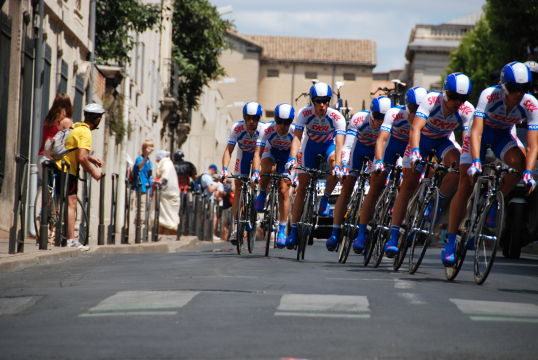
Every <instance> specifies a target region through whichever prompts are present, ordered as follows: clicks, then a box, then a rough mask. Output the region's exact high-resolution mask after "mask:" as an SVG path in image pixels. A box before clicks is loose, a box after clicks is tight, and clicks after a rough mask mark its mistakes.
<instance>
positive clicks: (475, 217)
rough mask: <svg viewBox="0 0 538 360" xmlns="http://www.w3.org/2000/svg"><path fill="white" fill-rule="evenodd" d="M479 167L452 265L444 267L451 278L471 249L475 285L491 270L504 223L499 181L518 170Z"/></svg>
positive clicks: (502, 197)
mask: <svg viewBox="0 0 538 360" xmlns="http://www.w3.org/2000/svg"><path fill="white" fill-rule="evenodd" d="M482 168H483V173H482V175H480V176H478V179H477V181H476V183H475V185H474V188H473V193H472V194H471V197H470V198H469V201H468V202H467V211H466V216H465V219H464V221H463V222H462V225H461V226H460V229H459V231H458V236H457V237H456V253H455V257H456V261H455V263H454V265H452V266H445V276H446V278H447V279H448V280H454V279H455V278H456V276H457V275H458V273H459V271H460V269H461V267H462V265H463V261H464V260H465V255H466V254H467V250H473V249H474V251H475V256H474V266H473V268H474V280H475V282H476V283H477V284H478V285H481V284H483V283H484V281H486V279H487V277H488V275H489V272H490V271H491V267H492V266H493V262H494V261H495V256H496V253H497V246H498V244H499V241H500V237H501V233H502V229H503V225H504V196H503V194H502V192H501V191H500V189H499V186H500V183H501V180H502V178H503V176H504V175H505V174H513V173H517V172H518V171H517V170H516V169H512V168H510V167H508V166H505V165H497V164H495V163H489V164H484V165H483V166H482Z"/></svg>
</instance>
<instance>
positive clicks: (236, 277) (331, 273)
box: [0, 241, 538, 359]
mask: <svg viewBox="0 0 538 360" xmlns="http://www.w3.org/2000/svg"><path fill="white" fill-rule="evenodd" d="M256 245H257V246H259V247H261V245H262V243H261V242H258V243H257V244H256ZM183 251H184V252H180V253H167V254H115V255H96V254H93V255H87V256H81V257H78V258H75V259H73V260H69V261H66V262H62V263H58V264H53V265H39V266H34V267H30V268H26V269H23V270H20V271H13V272H7V273H2V274H0V358H1V359H43V358H46V359H120V358H124V359H283V358H299V359H469V358H472V359H536V358H537V357H538V342H537V341H536V338H537V337H538V276H537V275H538V257H537V256H534V255H526V258H525V259H522V260H519V261H508V260H504V259H502V257H501V258H499V259H498V261H497V262H496V263H495V265H494V269H493V272H492V274H490V277H489V278H488V280H487V282H486V283H485V284H484V285H482V286H478V285H476V284H475V283H474V281H473V279H472V274H471V272H470V270H471V269H470V267H469V265H468V266H466V267H465V268H464V269H463V272H462V273H461V274H460V275H459V277H458V280H457V281H456V282H453V283H449V282H447V281H445V280H444V275H443V270H442V267H441V264H440V261H439V260H438V259H439V252H440V249H430V251H429V253H428V254H427V258H426V259H425V261H424V263H423V265H422V266H421V268H420V270H419V271H418V272H417V273H416V274H415V275H409V274H408V273H407V272H405V271H400V272H398V273H394V272H392V271H391V268H390V267H389V262H388V261H384V263H383V264H382V265H381V266H380V268H378V269H373V268H370V267H368V268H364V267H362V265H361V264H362V258H361V257H358V256H351V257H350V259H349V260H348V263H347V264H345V265H342V264H338V263H337V262H336V254H335V253H329V252H327V251H326V250H325V249H324V246H323V243H322V242H318V241H316V243H315V244H314V246H312V247H308V248H307V253H306V261H305V262H301V263H298V262H297V261H296V260H295V253H294V252H291V251H288V250H276V249H275V250H272V251H271V256H270V257H269V258H265V257H264V256H263V253H262V251H263V250H262V249H261V248H258V249H257V250H256V251H255V253H254V254H250V255H249V254H244V255H241V256H238V255H237V254H236V253H235V252H234V251H233V249H232V248H231V247H230V246H229V245H227V244H215V245H213V244H206V245H203V246H199V247H196V248H191V249H189V250H183Z"/></svg>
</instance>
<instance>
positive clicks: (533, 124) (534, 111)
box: [521, 94, 538, 130]
mask: <svg viewBox="0 0 538 360" xmlns="http://www.w3.org/2000/svg"><path fill="white" fill-rule="evenodd" d="M521 105H522V106H523V109H525V112H526V114H527V128H528V129H529V130H538V100H537V99H536V98H535V97H534V96H532V95H531V94H525V95H524V96H523V99H522V100H521Z"/></svg>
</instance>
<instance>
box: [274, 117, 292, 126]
mask: <svg viewBox="0 0 538 360" xmlns="http://www.w3.org/2000/svg"><path fill="white" fill-rule="evenodd" d="M275 122H276V123H277V124H278V125H280V124H284V125H291V123H292V122H293V119H282V118H279V117H275Z"/></svg>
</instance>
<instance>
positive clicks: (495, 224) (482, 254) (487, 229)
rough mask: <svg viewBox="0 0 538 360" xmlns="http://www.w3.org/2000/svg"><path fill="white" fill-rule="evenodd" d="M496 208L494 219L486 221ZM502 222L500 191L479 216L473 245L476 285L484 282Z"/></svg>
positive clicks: (493, 256)
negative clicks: (491, 211)
mask: <svg viewBox="0 0 538 360" xmlns="http://www.w3.org/2000/svg"><path fill="white" fill-rule="evenodd" d="M492 208H496V209H497V210H496V214H495V216H494V219H487V217H488V215H490V214H489V213H490V210H491V209H492ZM503 221H504V197H503V195H502V193H501V192H500V191H498V192H497V194H495V196H494V197H493V198H491V199H490V200H489V202H488V204H487V205H486V206H485V207H484V210H483V211H482V213H481V214H480V218H479V222H478V226H477V236H476V244H475V249H476V250H475V258H474V280H475V282H476V283H477V284H478V285H482V284H483V283H484V281H486V279H487V277H488V275H489V272H490V271H491V267H492V266H493V262H494V261H495V256H496V253H497V246H498V244H499V240H500V237H501V233H502V226H503Z"/></svg>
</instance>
